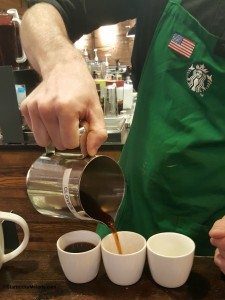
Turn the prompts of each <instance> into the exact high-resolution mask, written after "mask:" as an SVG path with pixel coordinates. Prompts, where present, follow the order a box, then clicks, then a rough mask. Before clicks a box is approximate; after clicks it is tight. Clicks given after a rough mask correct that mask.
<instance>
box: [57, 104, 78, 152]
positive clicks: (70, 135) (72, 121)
mask: <svg viewBox="0 0 225 300" xmlns="http://www.w3.org/2000/svg"><path fill="white" fill-rule="evenodd" d="M57 115H58V119H59V134H60V138H61V142H62V144H63V146H64V147H65V149H74V148H77V147H78V146H79V116H78V115H77V116H76V115H74V114H71V112H70V111H69V110H68V108H67V107H66V106H65V107H58V108H57Z"/></svg>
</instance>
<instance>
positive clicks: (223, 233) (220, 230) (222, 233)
mask: <svg viewBox="0 0 225 300" xmlns="http://www.w3.org/2000/svg"><path fill="white" fill-rule="evenodd" d="M209 236H210V237H211V238H214V239H220V238H223V237H225V216H224V217H223V218H222V219H219V220H217V221H216V222H215V223H214V224H213V227H212V228H211V230H210V231H209Z"/></svg>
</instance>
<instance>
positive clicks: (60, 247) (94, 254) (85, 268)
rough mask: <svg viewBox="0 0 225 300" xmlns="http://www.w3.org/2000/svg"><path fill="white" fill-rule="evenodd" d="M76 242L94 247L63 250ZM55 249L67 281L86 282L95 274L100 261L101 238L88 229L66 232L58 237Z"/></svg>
mask: <svg viewBox="0 0 225 300" xmlns="http://www.w3.org/2000/svg"><path fill="white" fill-rule="evenodd" d="M77 242H87V243H91V244H94V245H95V248H93V249H91V250H89V251H85V252H80V253H70V252H66V251H64V249H65V248H66V247H67V246H68V245H70V244H74V243H77ZM57 251H58V257H59V261H60V264H61V267H62V269H63V272H64V274H65V276H66V278H67V279H68V280H69V281H71V282H74V283H86V282H89V281H91V280H93V279H94V278H95V277H96V276H97V274H98V270H99V266H100V261H101V239H100V237H99V235H98V234H97V233H95V232H92V231H88V230H77V231H72V232H69V233H66V234H64V235H62V236H61V237H60V238H59V239H58V241H57Z"/></svg>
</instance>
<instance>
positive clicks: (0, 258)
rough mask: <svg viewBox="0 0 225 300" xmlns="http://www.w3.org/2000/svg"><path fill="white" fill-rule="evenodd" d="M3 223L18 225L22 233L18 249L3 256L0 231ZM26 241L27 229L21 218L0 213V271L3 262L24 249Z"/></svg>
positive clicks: (2, 241) (11, 214) (1, 231)
mask: <svg viewBox="0 0 225 300" xmlns="http://www.w3.org/2000/svg"><path fill="white" fill-rule="evenodd" d="M3 221H11V222H14V223H16V224H18V225H19V226H20V227H21V228H22V229H23V233H24V238H23V241H22V243H21V244H20V245H19V247H17V248H16V249H15V250H13V251H11V252H10V253H7V254H4V252H5V247H4V235H3V229H2V222H3ZM28 241H29V228H28V225H27V223H26V221H25V220H24V219H23V218H22V217H20V216H18V215H16V214H14V213H9V212H3V211H0V269H1V267H2V265H3V264H4V263H5V262H7V261H9V260H11V259H13V258H15V257H16V256H18V255H19V254H20V253H21V252H22V251H23V250H24V249H25V248H26V246H27V244H28Z"/></svg>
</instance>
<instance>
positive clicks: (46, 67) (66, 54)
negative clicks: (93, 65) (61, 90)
mask: <svg viewBox="0 0 225 300" xmlns="http://www.w3.org/2000/svg"><path fill="white" fill-rule="evenodd" d="M74 61H76V62H83V58H82V56H81V55H80V53H79V52H78V50H77V49H75V48H74V46H73V45H72V44H70V43H68V41H65V43H58V44H54V46H53V47H52V48H51V49H48V50H47V51H46V53H45V55H43V56H41V57H39V60H38V65H39V70H40V73H41V76H42V77H43V78H45V77H47V76H48V74H49V73H51V72H52V70H53V69H55V68H56V67H57V66H61V67H62V68H63V67H64V66H66V65H68V64H69V65H70V64H71V63H72V62H74Z"/></svg>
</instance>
